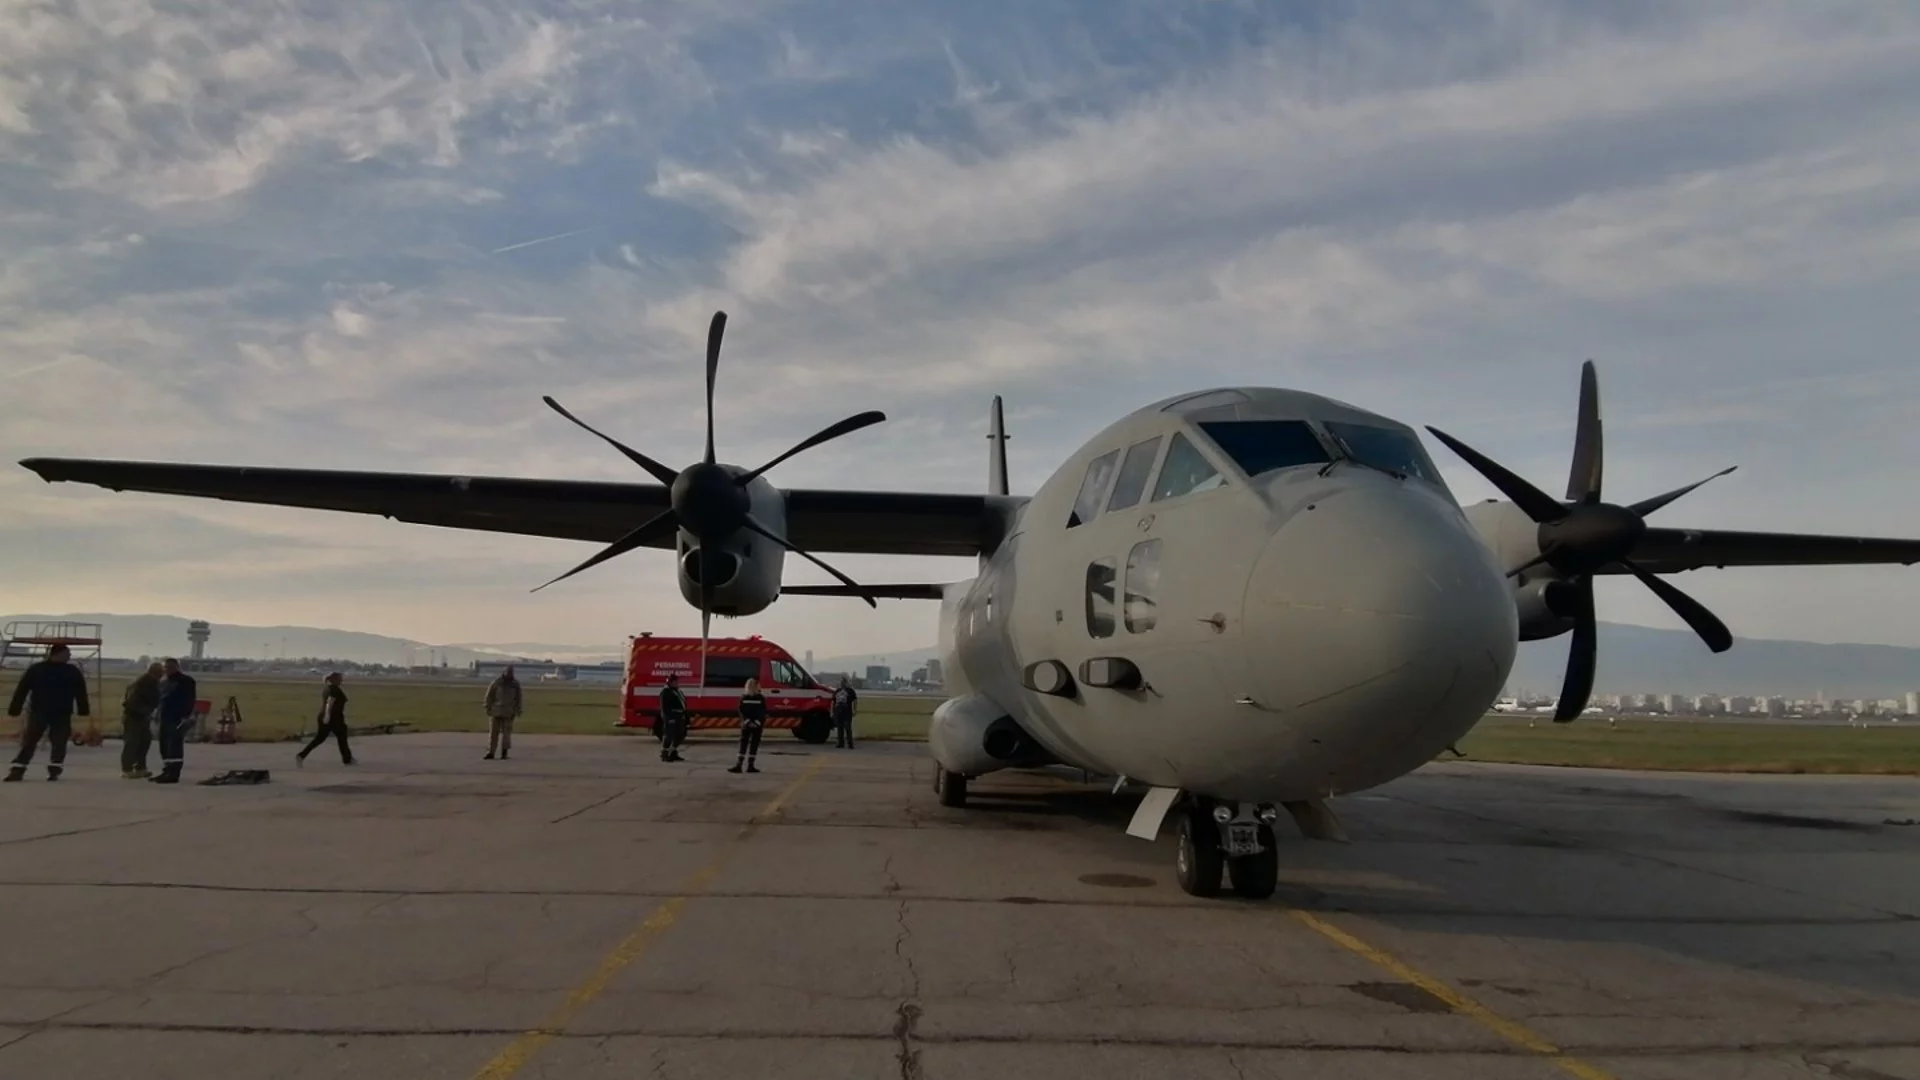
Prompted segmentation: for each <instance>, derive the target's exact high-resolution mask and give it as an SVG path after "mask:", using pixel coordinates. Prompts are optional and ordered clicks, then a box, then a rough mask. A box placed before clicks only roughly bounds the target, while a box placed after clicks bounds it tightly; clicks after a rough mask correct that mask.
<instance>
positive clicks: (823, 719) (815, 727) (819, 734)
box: [793, 712, 833, 746]
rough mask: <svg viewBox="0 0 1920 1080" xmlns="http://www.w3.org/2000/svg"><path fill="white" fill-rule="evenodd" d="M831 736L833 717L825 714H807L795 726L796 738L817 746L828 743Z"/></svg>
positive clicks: (794, 734)
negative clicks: (828, 737)
mask: <svg viewBox="0 0 1920 1080" xmlns="http://www.w3.org/2000/svg"><path fill="white" fill-rule="evenodd" d="M831 734H833V717H831V716H828V715H827V714H826V713H823V712H810V713H807V714H806V715H804V716H802V717H801V718H800V722H799V723H797V724H795V725H793V737H794V738H796V739H799V740H800V741H801V742H803V743H812V744H813V745H815V746H818V745H820V744H821V743H823V742H826V741H827V736H829V735H831Z"/></svg>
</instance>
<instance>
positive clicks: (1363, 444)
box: [1327, 420, 1446, 487]
mask: <svg viewBox="0 0 1920 1080" xmlns="http://www.w3.org/2000/svg"><path fill="white" fill-rule="evenodd" d="M1327 430H1328V431H1329V432H1331V433H1332V434H1333V436H1334V437H1335V438H1337V439H1339V440H1340V441H1341V442H1343V443H1345V444H1346V446H1347V449H1348V450H1350V451H1352V452H1353V457H1354V460H1356V461H1358V462H1360V463H1361V464H1363V465H1371V466H1373V467H1374V468H1376V469H1385V470H1387V471H1388V472H1397V473H1400V474H1402V475H1405V476H1411V477H1414V478H1416V479H1420V480H1425V481H1426V482H1427V483H1429V484H1438V485H1439V486H1441V487H1445V486H1446V484H1445V482H1443V481H1442V480H1441V479H1440V470H1438V469H1436V468H1435V467H1434V464H1433V459H1431V458H1429V457H1427V452H1426V450H1425V449H1423V448H1422V447H1421V446H1420V441H1419V440H1418V439H1416V438H1414V437H1413V436H1412V435H1410V434H1407V433H1406V432H1402V431H1395V430H1393V429H1391V428H1383V427H1372V426H1370V425H1367V424H1353V423H1348V422H1346V421H1344V420H1329V421H1327Z"/></svg>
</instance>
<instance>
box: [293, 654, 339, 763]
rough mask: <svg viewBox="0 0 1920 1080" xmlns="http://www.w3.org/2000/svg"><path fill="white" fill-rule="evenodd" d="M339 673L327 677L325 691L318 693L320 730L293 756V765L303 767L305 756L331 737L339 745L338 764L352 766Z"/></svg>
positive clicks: (329, 674) (332, 673) (331, 673)
mask: <svg viewBox="0 0 1920 1080" xmlns="http://www.w3.org/2000/svg"><path fill="white" fill-rule="evenodd" d="M340 678H341V676H340V673H339V672H337V671H335V672H330V673H328V675H327V679H326V684H325V689H323V690H321V691H320V716H319V721H318V722H319V728H320V730H318V731H316V732H314V733H313V741H312V742H310V743H308V744H307V745H306V748H305V749H304V750H301V751H300V752H299V753H298V754H295V755H294V756H293V761H294V764H296V765H305V764H306V763H307V755H308V754H311V753H313V752H314V751H315V750H317V749H319V748H320V744H321V743H323V742H326V741H327V736H329V735H331V736H333V738H334V741H336V742H338V743H339V744H340V764H342V765H351V764H353V751H352V750H351V749H349V748H348V747H347V692H346V691H345V690H342V689H340Z"/></svg>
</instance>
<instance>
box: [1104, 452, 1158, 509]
mask: <svg viewBox="0 0 1920 1080" xmlns="http://www.w3.org/2000/svg"><path fill="white" fill-rule="evenodd" d="M1159 455H1160V436H1158V435H1155V436H1154V437H1153V438H1151V439H1148V440H1147V441H1146V442H1138V443H1134V444H1133V445H1132V446H1129V447H1127V457H1126V460H1124V461H1122V462H1121V463H1120V478H1119V479H1117V480H1115V481H1114V482H1113V498H1112V499H1110V500H1108V501H1107V509H1108V511H1114V510H1125V509H1126V508H1127V507H1129V506H1132V505H1133V504H1135V503H1137V502H1139V501H1140V496H1142V495H1145V494H1146V493H1147V479H1148V478H1149V477H1151V476H1152V475H1153V459H1154V458H1156V457H1158V456H1159Z"/></svg>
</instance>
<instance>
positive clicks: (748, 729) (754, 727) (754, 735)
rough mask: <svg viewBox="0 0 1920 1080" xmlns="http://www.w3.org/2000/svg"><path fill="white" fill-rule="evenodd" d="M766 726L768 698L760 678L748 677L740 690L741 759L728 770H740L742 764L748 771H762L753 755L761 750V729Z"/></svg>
mask: <svg viewBox="0 0 1920 1080" xmlns="http://www.w3.org/2000/svg"><path fill="white" fill-rule="evenodd" d="M766 726H767V699H766V696H765V695H763V694H761V693H760V680H759V679H748V680H747V685H746V688H745V689H743V690H741V691H740V760H739V761H736V762H734V763H733V768H731V769H728V770H727V771H728V772H739V771H740V767H741V766H742V765H745V766H746V769H747V771H748V772H759V771H760V767H759V766H757V765H755V764H754V763H753V757H754V755H755V754H757V753H759V752H760V731H761V729H762V728H764V727H766Z"/></svg>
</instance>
